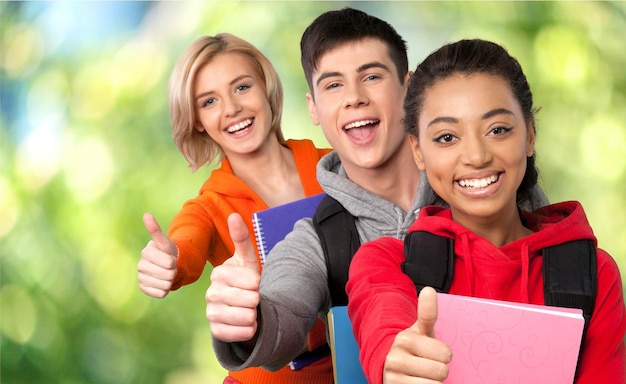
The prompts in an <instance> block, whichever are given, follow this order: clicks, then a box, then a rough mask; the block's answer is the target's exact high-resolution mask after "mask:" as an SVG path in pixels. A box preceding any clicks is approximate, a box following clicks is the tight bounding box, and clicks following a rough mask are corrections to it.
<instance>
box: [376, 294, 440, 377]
mask: <svg viewBox="0 0 626 384" xmlns="http://www.w3.org/2000/svg"><path fill="white" fill-rule="evenodd" d="M436 321H437V293H436V292H435V290H434V289H433V288H431V287H426V288H424V289H422V291H421V292H420V294H419V298H418V303H417V321H416V322H415V323H414V324H413V325H412V326H411V327H410V328H407V329H405V330H404V331H402V332H399V333H398V334H397V335H396V338H395V339H394V341H393V344H392V345H391V349H390V350H389V353H388V354H387V358H386V359H385V366H384V368H383V383H385V384H393V383H405V382H409V381H410V379H409V378H423V379H427V380H428V381H423V382H428V383H442V382H443V380H445V378H446V377H447V376H448V363H449V362H450V360H451V359H452V350H451V349H450V347H449V346H448V345H447V344H446V343H444V342H443V341H441V340H437V339H435V338H434V337H435V322H436ZM420 382H422V381H420Z"/></svg>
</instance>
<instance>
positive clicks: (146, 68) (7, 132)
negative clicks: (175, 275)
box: [0, 0, 626, 384]
mask: <svg viewBox="0 0 626 384" xmlns="http://www.w3.org/2000/svg"><path fill="white" fill-rule="evenodd" d="M344 6H352V7H355V8H360V9H362V10H365V11H366V12H369V13H372V14H374V15H377V16H379V17H381V18H383V19H385V20H387V21H389V22H390V23H391V24H392V25H394V26H395V27H396V28H397V29H398V31H399V32H400V33H401V34H402V35H403V36H404V37H405V39H406V40H407V42H408V46H409V60H410V66H411V67H412V68H414V67H415V65H417V63H418V62H420V61H421V60H422V59H423V58H424V57H425V56H426V55H427V54H428V53H430V52H431V51H433V50H434V49H436V48H438V47H439V46H441V45H442V44H444V43H447V42H450V41H453V40H456V39H459V38H474V37H481V38H486V39H491V40H494V41H496V42H498V43H500V44H502V45H504V46H505V47H506V48H507V49H509V51H510V52H511V53H512V54H513V55H514V56H515V57H517V58H518V59H519V61H520V62H521V63H522V65H523V67H524V70H525V72H526V74H527V76H528V80H529V82H530V84H531V87H532V89H533V95H534V97H535V102H536V104H537V106H539V107H541V111H540V113H539V114H538V116H537V131H538V136H537V146H536V148H537V156H538V157H537V159H538V163H539V166H540V173H541V183H542V186H543V188H544V190H545V191H546V193H547V195H548V197H549V198H550V200H551V201H561V200H579V201H581V202H582V203H583V205H584V207H585V211H586V213H587V215H588V218H589V221H590V223H591V225H592V226H593V228H594V233H595V234H596V236H597V237H598V241H599V244H600V246H601V247H602V248H604V249H606V250H607V251H609V252H610V253H611V254H612V255H613V256H614V257H615V259H616V260H617V262H618V264H619V266H620V268H621V269H622V270H624V269H625V268H626V123H625V122H626V115H625V113H626V112H624V105H626V71H624V68H626V50H625V49H624V36H626V2H620V1H615V2H612V1H609V2H593V1H576V2H565V1H560V2H521V1H520V2H483V1H472V2H465V1H459V2H455V1H445V2H421V1H401V2H384V1H362V2H349V1H335V2H317V1H216V0H212V1H176V2H174V1H162V2H160V1H157V2H139V1H120V2H111V1H90V2H57V1H49V2H0V31H1V33H0V76H1V79H0V263H1V268H0V306H1V307H0V337H1V338H2V341H1V343H0V358H1V369H0V375H1V377H0V381H2V382H6V383H10V384H27V383H28V384H31V383H63V384H83V383H90V384H100V383H107V384H108V383H115V384H124V383H129V384H138V383H139V384H141V383H150V384H154V383H164V384H196V383H203V384H214V383H221V382H222V380H223V378H224V374H225V371H224V370H223V369H222V368H221V367H220V366H219V365H218V364H217V362H216V359H215V355H214V353H213V350H212V346H211V334H210V329H209V327H208V324H207V322H206V319H205V317H204V311H205V302H204V294H205V291H206V288H207V286H208V276H209V272H210V269H211V267H210V266H207V268H206V270H205V273H204V274H203V276H202V277H201V278H200V280H199V281H198V282H196V283H194V284H192V285H190V286H187V287H184V288H182V289H180V290H179V291H176V292H171V293H170V294H169V295H168V296H167V297H166V298H165V299H163V300H157V299H152V298H149V297H147V296H145V295H144V294H143V293H141V291H140V290H139V288H138V283H137V280H136V279H137V276H136V275H137V271H136V264H137V261H138V260H139V256H140V252H141V249H142V248H143V247H144V246H145V244H146V243H147V241H148V239H149V236H148V234H147V233H146V231H145V229H144V228H143V225H142V221H141V217H142V214H143V213H144V212H146V211H149V212H152V213H153V214H155V215H156V217H157V218H158V219H159V221H160V223H161V225H162V227H163V229H167V227H168V224H169V221H170V220H171V218H172V217H173V216H174V214H175V213H176V212H177V211H178V210H179V209H180V208H181V206H182V204H183V203H184V201H185V200H187V199H189V198H191V197H193V196H195V194H196V193H197V191H198V189H199V188H200V186H201V185H202V183H203V182H204V181H205V179H206V178H207V177H208V175H209V172H210V169H201V170H199V171H198V172H196V173H194V174H192V173H191V172H190V171H189V169H188V168H187V164H186V162H185V161H184V159H183V158H182V156H181V155H180V153H178V151H177V149H176V147H175V145H174V143H173V141H172V137H171V125H170V121H169V113H168V107H167V83H168V78H169V74H170V72H171V69H172V67H173V65H174V62H175V61H176V59H177V57H178V55H180V54H181V52H182V51H183V50H184V49H185V48H186V46H187V45H188V44H190V43H191V42H192V41H193V40H195V39H196V38H197V37H199V36H201V35H207V34H216V33H219V32H230V33H233V34H235V35H239V36H241V37H242V38H244V39H246V40H249V41H250V42H252V43H253V44H255V45H257V46H258V47H259V48H260V49H261V50H262V51H263V52H264V53H265V54H266V55H267V56H268V57H269V58H270V60H271V61H272V62H273V63H274V65H275V67H276V69H277V71H278V73H279V74H280V76H281V79H282V81H283V85H284V88H285V108H284V113H283V131H284V133H285V136H286V137H293V138H301V137H307V138H312V139H313V140H314V141H315V142H316V143H317V144H318V145H320V146H326V145H328V144H327V142H326V140H325V138H324V136H323V134H322V132H321V130H320V129H319V127H316V126H315V125H313V124H312V122H311V120H310V118H309V115H308V111H307V106H306V101H305V96H304V95H305V93H306V92H307V85H306V81H305V79H304V76H303V74H302V70H301V68H300V62H299V60H300V53H299V40H300V36H301V34H302V32H303V31H304V29H305V28H306V26H307V25H308V24H309V23H310V22H311V21H312V20H313V19H314V18H315V17H317V16H318V15H319V14H321V13H322V12H324V11H327V10H330V9H339V8H342V7H344Z"/></svg>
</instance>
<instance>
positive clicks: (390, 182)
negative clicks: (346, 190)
mask: <svg viewBox="0 0 626 384" xmlns="http://www.w3.org/2000/svg"><path fill="white" fill-rule="evenodd" d="M346 173H347V174H348V178H349V179H350V180H351V181H352V182H354V183H356V184H358V185H359V186H361V187H362V188H364V189H366V190H368V191H369V192H372V193H374V194H376V195H378V196H380V197H382V198H384V199H386V200H389V201H391V202H392V203H394V204H397V205H398V206H400V207H402V209H404V211H405V212H408V211H409V209H410V208H411V206H412V205H413V201H414V200H415V196H416V194H417V190H418V187H419V179H420V171H419V169H418V168H417V165H416V164H415V161H414V160H413V156H412V154H411V150H410V147H409V145H408V141H406V142H405V143H404V144H403V145H401V146H400V148H398V151H397V152H396V153H395V154H394V156H393V157H391V158H390V159H388V160H387V162H385V163H384V164H382V165H381V166H379V167H376V168H356V167H352V168H351V169H348V167H346Z"/></svg>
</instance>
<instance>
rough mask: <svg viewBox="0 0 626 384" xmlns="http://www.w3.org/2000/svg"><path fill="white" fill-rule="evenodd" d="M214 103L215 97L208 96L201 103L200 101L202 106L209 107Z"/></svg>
mask: <svg viewBox="0 0 626 384" xmlns="http://www.w3.org/2000/svg"><path fill="white" fill-rule="evenodd" d="M213 104H215V98H214V97H210V98H208V99H206V100H205V101H204V102H203V103H202V107H209V106H211V105H213Z"/></svg>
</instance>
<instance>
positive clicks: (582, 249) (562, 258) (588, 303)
mask: <svg viewBox="0 0 626 384" xmlns="http://www.w3.org/2000/svg"><path fill="white" fill-rule="evenodd" d="M597 288H598V259H597V255H596V246H595V243H594V242H593V241H591V240H576V241H570V242H567V243H563V244H559V245H555V246H553V247H548V248H545V249H544V250H543V294H544V300H545V303H546V305H552V306H558V307H566V308H581V309H582V310H583V317H584V318H585V327H584V328H583V335H582V340H584V339H585V334H586V332H587V327H588V326H589V321H590V320H591V315H592V314H593V310H594V308H595V303H596V294H597ZM580 347H581V349H582V342H581V344H580ZM579 360H580V354H579Z"/></svg>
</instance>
